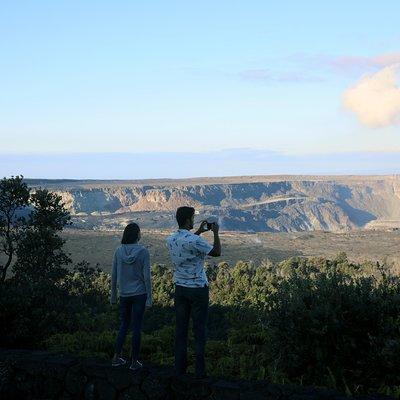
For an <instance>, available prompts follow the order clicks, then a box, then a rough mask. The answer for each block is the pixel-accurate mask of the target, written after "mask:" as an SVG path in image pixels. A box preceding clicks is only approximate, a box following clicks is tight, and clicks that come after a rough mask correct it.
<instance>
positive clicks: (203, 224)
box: [194, 221, 208, 235]
mask: <svg viewBox="0 0 400 400" xmlns="http://www.w3.org/2000/svg"><path fill="white" fill-rule="evenodd" d="M207 231H208V229H207V221H201V224H200V226H199V229H197V231H196V232H195V233H194V234H195V235H201V234H202V233H204V232H207Z"/></svg>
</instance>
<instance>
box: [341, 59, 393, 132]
mask: <svg viewBox="0 0 400 400" xmlns="http://www.w3.org/2000/svg"><path fill="white" fill-rule="evenodd" d="M394 59H396V58H394ZM392 60H393V58H392ZM388 61H389V60H388V59H387V58H386V59H382V60H381V63H382V64H383V65H384V64H386V62H388ZM396 61H397V60H396ZM399 73H400V63H397V64H393V65H391V66H387V67H385V68H383V69H382V70H380V71H379V72H376V73H374V74H368V75H364V76H363V77H362V78H361V80H360V81H359V82H357V83H356V84H355V85H354V86H352V87H350V88H349V89H347V90H346V92H345V93H344V99H343V100H344V105H345V106H346V108H347V109H349V110H350V111H352V112H353V113H355V114H356V116H357V117H358V119H359V120H360V122H361V123H362V124H364V125H367V126H369V127H374V128H376V127H384V126H389V125H394V124H397V123H399V122H400V87H399V83H398V76H399Z"/></svg>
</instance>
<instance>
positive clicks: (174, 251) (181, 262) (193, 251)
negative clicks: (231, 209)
mask: <svg viewBox="0 0 400 400" xmlns="http://www.w3.org/2000/svg"><path fill="white" fill-rule="evenodd" d="M194 214H195V209H194V208H193V207H179V208H178V209H177V211H176V220H177V222H178V226H179V229H178V231H177V232H175V233H173V234H172V235H170V236H169V237H168V239H167V246H168V249H169V253H170V256H171V260H172V263H173V266H174V282H175V297H174V305H175V314H176V332H175V371H176V374H177V375H183V374H185V373H186V368H187V338H188V328H189V319H190V316H191V315H192V319H193V331H194V338H195V345H196V347H195V353H196V363H195V373H196V377H197V378H204V377H205V376H206V374H205V360H204V350H205V345H206V324H207V316H208V301H209V288H208V280H207V276H206V273H205V270H204V260H205V257H206V256H207V255H209V256H211V257H219V256H220V255H221V242H220V239H219V234H218V231H219V226H218V224H217V223H212V224H208V223H207V221H203V222H202V223H201V224H200V227H199V229H198V230H197V231H196V232H195V233H192V232H190V231H191V230H192V229H193V224H194ZM208 230H212V232H213V234H214V245H213V246H211V245H210V244H209V243H208V242H207V241H206V240H205V239H203V238H201V237H200V235H201V234H202V233H203V232H206V231H208Z"/></svg>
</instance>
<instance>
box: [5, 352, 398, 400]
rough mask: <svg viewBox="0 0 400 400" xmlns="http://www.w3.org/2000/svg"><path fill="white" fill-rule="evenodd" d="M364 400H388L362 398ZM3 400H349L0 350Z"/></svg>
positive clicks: (158, 368)
mask: <svg viewBox="0 0 400 400" xmlns="http://www.w3.org/2000/svg"><path fill="white" fill-rule="evenodd" d="M356 398H357V399H359V400H361V399H364V400H367V399H370V400H373V399H375V400H378V399H390V397H386V396H379V395H378V396H359V397H356ZM0 399H4V400H14V399H15V400H20V399H24V400H30V399H32V400H33V399H88V400H92V399H93V400H94V399H99V400H102V399H104V400H152V399H157V400H174V399H176V400H192V399H193V400H195V399H197V400H200V399H204V400H208V399H209V400H225V399H226V400H262V399H265V400H267V399H271V400H278V399H280V400H285V399H288V400H289V399H290V400H319V399H321V400H323V399H325V400H346V399H349V398H348V397H346V396H344V395H341V394H339V393H336V392H333V391H328V390H321V389H315V388H308V387H292V386H284V385H272V384H269V383H268V382H265V381H257V382H251V381H233V380H224V379H214V378H209V379H207V380H203V381H197V380H195V379H194V378H193V377H191V376H187V377H185V378H180V379H176V378H175V377H174V374H173V370H172V368H170V367H161V366H151V367H146V368H143V369H142V370H140V371H137V372H133V371H130V370H129V369H128V368H127V367H118V368H113V367H111V365H110V362H109V361H102V360H98V359H90V358H82V357H76V356H71V355H65V354H52V353H48V352H43V351H27V350H9V349H0Z"/></svg>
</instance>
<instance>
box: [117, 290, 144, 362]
mask: <svg viewBox="0 0 400 400" xmlns="http://www.w3.org/2000/svg"><path fill="white" fill-rule="evenodd" d="M146 299H147V294H146V293H144V294H139V295H137V296H129V297H120V298H119V300H120V318H121V325H120V327H119V332H118V336H117V340H116V343H115V352H116V353H117V354H121V351H122V347H123V345H124V342H125V338H126V334H127V333H128V329H129V326H130V324H131V321H132V360H133V361H135V360H137V359H138V357H139V351H140V340H141V336H142V321H143V315H144V310H145V306H146Z"/></svg>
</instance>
